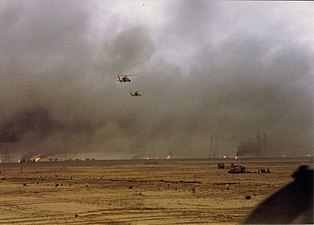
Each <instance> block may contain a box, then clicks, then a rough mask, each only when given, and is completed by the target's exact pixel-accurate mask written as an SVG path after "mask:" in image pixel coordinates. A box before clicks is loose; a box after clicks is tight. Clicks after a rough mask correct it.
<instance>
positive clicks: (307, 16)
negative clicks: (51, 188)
mask: <svg viewBox="0 0 314 225" xmlns="http://www.w3.org/2000/svg"><path fill="white" fill-rule="evenodd" d="M313 21H314V4H313V3H312V2H242V1H234V2H233V1H226V2H224V1H219V2H215V1H207V0H195V1H194V0H193V1H192V0H170V1H168V0H167V1H166V0H164V1H163V0H160V1H153V0H142V1H139V0H134V1H128V0H125V1H122V0H120V1H109V0H108V1H107V0H105V1H102V0H99V1H96V0H91V1H83V0H77V1H76V0H73V1H72V0H67V1H58V0H54V1H53V0H47V1H39V0H38V1H35V0H28V1H21V0H20V1H19V0H16V1H12V0H0V58H1V60H0V110H1V111H0V142H1V143H0V151H1V152H2V153H5V152H9V153H10V154H12V155H16V156H17V157H31V156H34V155H38V154H41V155H44V156H47V157H48V156H53V155H55V154H60V153H69V154H73V155H79V153H80V154H81V155H85V156H90V157H92V156H97V157H100V158H105V159H113V158H115V159H119V158H123V159H128V158H145V157H147V156H154V157H161V158H164V157H165V155H166V154H167V153H168V151H169V150H171V152H172V154H173V157H175V158H190V157H208V156H209V154H210V152H209V150H210V146H211V143H210V135H211V134H214V133H215V134H216V137H217V148H218V150H219V155H220V156H222V155H224V154H228V155H230V156H232V155H234V154H235V152H236V151H237V147H238V146H239V145H240V144H241V143H242V142H243V141H246V140H247V139H249V138H254V137H256V135H257V132H258V131H259V132H260V134H261V135H262V134H263V133H264V132H266V137H267V155H268V156H278V155H282V154H285V155H287V156H288V155H291V156H303V155H307V154H313V134H314V132H313V130H314V128H313V125H314V123H313V103H314V102H313V99H314V64H313V62H314V23H313ZM119 73H129V74H135V75H137V76H136V77H132V81H131V83H120V82H118V81H117V74H119ZM136 90H139V91H141V92H142V94H143V95H142V96H141V97H132V96H131V95H130V91H132V92H133V91H136Z"/></svg>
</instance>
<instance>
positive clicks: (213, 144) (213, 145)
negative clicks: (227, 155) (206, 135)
mask: <svg viewBox="0 0 314 225" xmlns="http://www.w3.org/2000/svg"><path fill="white" fill-rule="evenodd" d="M209 141H210V144H209V155H208V157H209V158H218V157H219V154H218V144H217V134H216V132H215V131H214V132H210V139H209Z"/></svg>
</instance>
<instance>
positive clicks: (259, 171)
mask: <svg viewBox="0 0 314 225" xmlns="http://www.w3.org/2000/svg"><path fill="white" fill-rule="evenodd" d="M258 173H271V172H270V169H269V168H267V169H265V168H260V169H259V170H258Z"/></svg>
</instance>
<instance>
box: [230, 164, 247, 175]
mask: <svg viewBox="0 0 314 225" xmlns="http://www.w3.org/2000/svg"><path fill="white" fill-rule="evenodd" d="M228 173H246V168H245V167H244V166H240V165H234V166H233V167H231V168H230V170H229V171H228Z"/></svg>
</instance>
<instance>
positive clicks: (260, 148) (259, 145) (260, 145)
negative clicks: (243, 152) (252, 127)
mask: <svg viewBox="0 0 314 225" xmlns="http://www.w3.org/2000/svg"><path fill="white" fill-rule="evenodd" d="M266 146H267V145H266V132H264V134H263V137H261V136H260V134H259V132H257V134H256V157H257V158H262V157H266V156H267V155H266V152H267V151H266Z"/></svg>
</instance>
